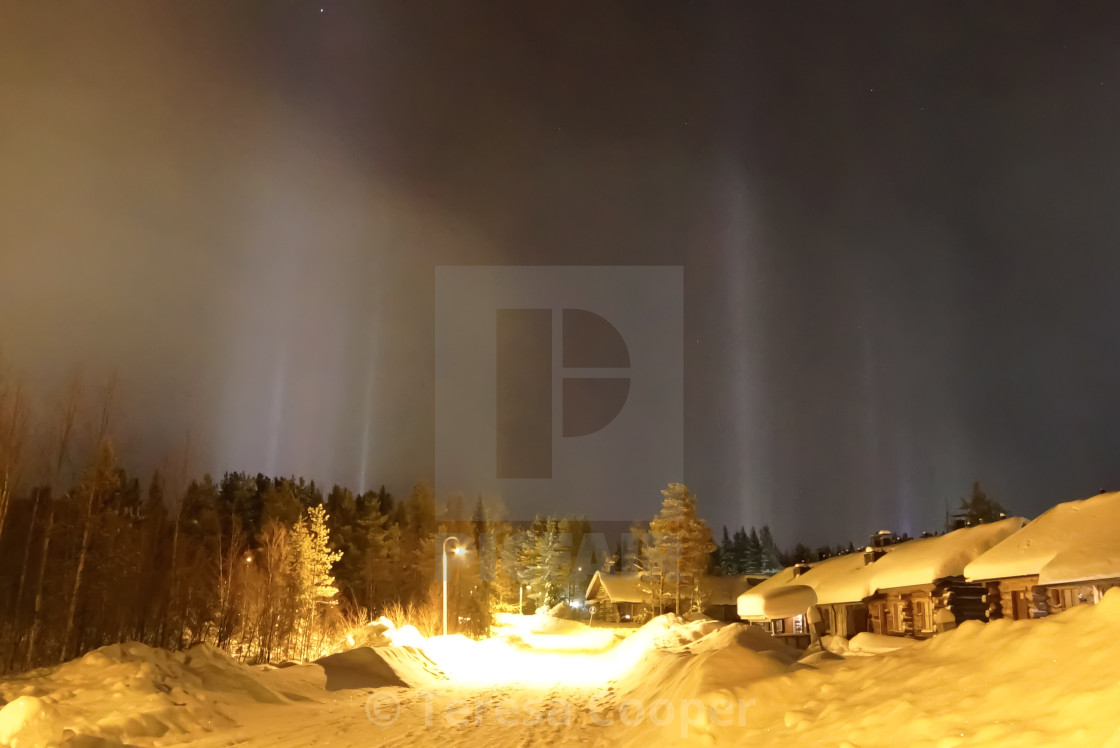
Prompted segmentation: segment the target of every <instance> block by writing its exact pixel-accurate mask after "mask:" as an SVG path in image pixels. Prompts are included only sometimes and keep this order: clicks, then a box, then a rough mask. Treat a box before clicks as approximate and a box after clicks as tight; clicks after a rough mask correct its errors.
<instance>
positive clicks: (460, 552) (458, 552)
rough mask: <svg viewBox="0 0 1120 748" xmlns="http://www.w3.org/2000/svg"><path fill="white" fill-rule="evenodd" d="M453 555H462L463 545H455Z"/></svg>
mask: <svg viewBox="0 0 1120 748" xmlns="http://www.w3.org/2000/svg"><path fill="white" fill-rule="evenodd" d="M455 555H456V556H462V555H463V546H461V545H457V546H455Z"/></svg>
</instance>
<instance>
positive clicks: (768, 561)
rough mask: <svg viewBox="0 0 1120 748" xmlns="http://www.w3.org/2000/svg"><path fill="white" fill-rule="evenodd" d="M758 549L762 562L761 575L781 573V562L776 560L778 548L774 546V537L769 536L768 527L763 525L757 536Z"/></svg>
mask: <svg viewBox="0 0 1120 748" xmlns="http://www.w3.org/2000/svg"><path fill="white" fill-rule="evenodd" d="M758 541H759V548H760V553H761V560H762V569H761V571H762V573H763V574H773V573H775V572H778V571H781V569H782V562H781V561H780V560H779V559H778V547H777V546H776V545H775V544H774V536H773V535H771V534H770V526H769V525H763V526H762V531H761V532H760V533H759V534H758Z"/></svg>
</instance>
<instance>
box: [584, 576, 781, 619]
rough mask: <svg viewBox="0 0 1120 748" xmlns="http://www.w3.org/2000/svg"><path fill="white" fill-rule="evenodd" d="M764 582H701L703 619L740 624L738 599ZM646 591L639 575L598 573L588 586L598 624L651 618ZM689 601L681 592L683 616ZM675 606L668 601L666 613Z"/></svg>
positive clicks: (707, 578)
mask: <svg viewBox="0 0 1120 748" xmlns="http://www.w3.org/2000/svg"><path fill="white" fill-rule="evenodd" d="M765 579H766V577H765V576H763V575H758V574H744V575H740V576H726V577H717V576H705V577H704V578H703V579H701V581H700V594H701V599H700V600H699V601H698V606H699V608H700V610H701V612H702V613H703V614H704V615H706V616H708V617H710V618H714V619H715V620H717V621H737V620H739V617H738V615H737V614H736V603H737V601H738V598H739V595H740V594H741V593H743V592H746V591H747V590H748V589H750V588H751V587H753V586H754V585H756V584H758V583H760V582H762V581H763V580H765ZM645 587H646V585H643V584H642V581H641V576H640V575H639V574H638V573H637V572H623V573H619V574H612V573H610V572H607V573H604V572H602V571H596V572H595V574H594V575H593V576H592V577H591V581H590V582H589V583H588V585H587V604H588V605H589V606H594V608H595V611H596V613H595V620H598V621H605V622H610V623H627V622H631V621H640V620H643V618H644V617H645V615H647V614H648V611H647V610H646V608H647V606H646V602H647V597H648V595H647V594H646V592H645ZM690 597H691V596H690V594H687V593H685V592H684V590H683V589H682V600H681V608H682V612H687V611H688V610H691V609H692V608H693V605H692V600H691V599H690ZM675 603H676V598H675V595H674V596H673V597H672V598H671V599H669V598H667V599H666V602H665V604H666V610H667V611H671V610H672V609H673V607H674V605H675Z"/></svg>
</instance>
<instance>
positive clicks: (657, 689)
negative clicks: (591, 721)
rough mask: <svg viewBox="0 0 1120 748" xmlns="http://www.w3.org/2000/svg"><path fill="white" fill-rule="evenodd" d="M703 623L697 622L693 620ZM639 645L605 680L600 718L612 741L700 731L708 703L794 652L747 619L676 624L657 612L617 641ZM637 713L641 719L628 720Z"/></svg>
mask: <svg viewBox="0 0 1120 748" xmlns="http://www.w3.org/2000/svg"><path fill="white" fill-rule="evenodd" d="M697 624H703V625H697ZM627 648H632V649H633V650H634V651H641V655H640V656H639V657H637V658H636V659H635V661H634V662H633V664H632V665H631V666H630V668H629V669H627V670H626V671H624V672H623V674H622V675H621V676H620V677H619V678H617V679H616V680H615V681H614V682H612V684H611V687H610V690H609V692H608V693H609V695H610V699H609V701H608V703H610V704H611V710H608V712H607V713H606V718H607V719H608V720H611V721H612V722H614V723H617V725H616V727H614V728H612V731H613V732H614V733H615V735H616V737H615V739H614V742H617V743H618V744H624V745H658V746H660V745H669V744H672V742H673V741H674V740H676V739H677V738H679V736H681V735H693V736H696V735H702V734H704V733H705V731H706V730H707V723H708V720H709V707H711V706H712V705H713V704H716V703H723V702H726V701H727V700H728V699H729V698H730V694H731V691H732V689H733V688H735V687H736V686H740V685H742V684H743V683H745V682H750V681H754V680H758V679H762V678H769V677H772V676H775V675H780V674H784V673H788V672H790V671H791V670H792V669H793V667H795V662H796V659H797V657H798V653H797V652H796V651H795V650H792V649H790V648H789V647H786V646H785V645H784V644H782V643H781V642H779V641H777V640H776V639H774V638H773V637H771V636H770V635H769V634H767V633H765V632H764V631H761V630H760V629H757V628H755V627H752V626H750V625H747V624H720V623H717V622H715V621H700V622H696V623H682V622H681V621H680V619H678V618H676V617H675V616H659V617H658V618H655V619H653V620H652V621H651V622H650V623H648V624H646V625H645V626H643V627H642V629H639V630H638V631H637V632H635V634H634V635H633V636H631V637H630V638H629V639H627V640H626V641H625V642H623V643H622V644H621V645H619V649H627ZM638 711H641V712H642V713H643V718H642V719H635V718H634V717H635V714H636V713H637V712H638Z"/></svg>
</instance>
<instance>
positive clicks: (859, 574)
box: [797, 553, 872, 613]
mask: <svg viewBox="0 0 1120 748" xmlns="http://www.w3.org/2000/svg"><path fill="white" fill-rule="evenodd" d="M797 583H798V584H804V585H808V586H810V587H812V588H813V590H814V591H815V592H816V594H817V604H818V605H831V604H833V603H854V602H858V601H860V600H862V599H863V598H865V597H867V596H868V595H870V594H872V589H871V566H869V565H868V564H867V562H866V561H864V558H863V554H862V553H848V554H845V555H843V556H836V557H834V558H830V559H826V560H824V561H821V562H819V563H817V564H814V565H813V567H812V568H810V569H809V570H808V571H806V572H805V573H803V574H801V575H800V576H799V577H798V578H797ZM799 612H801V613H804V612H805V610H804V608H802V609H801V610H800V611H799Z"/></svg>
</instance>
